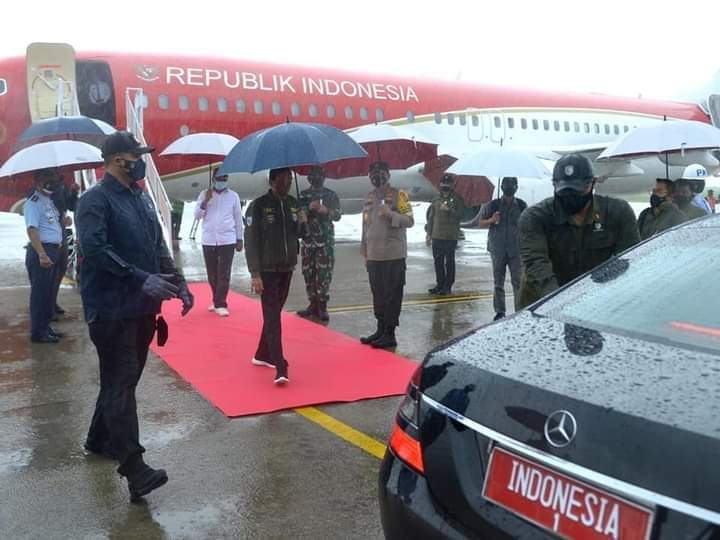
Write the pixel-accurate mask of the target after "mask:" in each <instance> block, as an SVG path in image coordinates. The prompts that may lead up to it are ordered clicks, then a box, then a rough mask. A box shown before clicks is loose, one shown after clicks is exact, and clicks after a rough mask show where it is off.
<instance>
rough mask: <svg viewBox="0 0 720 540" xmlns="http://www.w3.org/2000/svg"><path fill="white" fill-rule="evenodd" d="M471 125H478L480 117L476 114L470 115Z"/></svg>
mask: <svg viewBox="0 0 720 540" xmlns="http://www.w3.org/2000/svg"><path fill="white" fill-rule="evenodd" d="M471 119H472V125H473V127H478V126H479V125H480V119H479V118H478V117H477V116H476V115H474V114H473V115H472V117H471Z"/></svg>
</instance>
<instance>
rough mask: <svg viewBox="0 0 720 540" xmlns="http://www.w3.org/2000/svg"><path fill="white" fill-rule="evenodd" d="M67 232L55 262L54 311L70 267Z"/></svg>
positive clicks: (64, 234)
mask: <svg viewBox="0 0 720 540" xmlns="http://www.w3.org/2000/svg"><path fill="white" fill-rule="evenodd" d="M67 238H68V237H67V234H66V233H65V231H63V243H62V246H61V247H60V250H59V252H58V261H57V263H55V266H56V268H55V288H54V289H53V302H54V303H53V311H54V310H55V306H57V305H58V303H57V297H58V293H59V292H60V284H61V283H62V280H63V278H64V277H65V273H66V272H67V267H68V258H69V257H68V255H69V253H68V241H67Z"/></svg>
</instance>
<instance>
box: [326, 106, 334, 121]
mask: <svg viewBox="0 0 720 540" xmlns="http://www.w3.org/2000/svg"><path fill="white" fill-rule="evenodd" d="M325 115H326V116H327V117H328V118H335V105H328V106H327V107H325Z"/></svg>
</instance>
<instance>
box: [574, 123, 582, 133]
mask: <svg viewBox="0 0 720 540" xmlns="http://www.w3.org/2000/svg"><path fill="white" fill-rule="evenodd" d="M573 127H574V128H575V133H580V122H575V123H574V126H573Z"/></svg>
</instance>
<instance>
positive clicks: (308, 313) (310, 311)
mask: <svg viewBox="0 0 720 540" xmlns="http://www.w3.org/2000/svg"><path fill="white" fill-rule="evenodd" d="M297 315H299V316H300V317H302V318H303V319H309V318H310V317H312V316H313V315H315V302H310V304H309V305H308V307H306V308H305V309H301V310H300V311H298V312H297Z"/></svg>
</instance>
